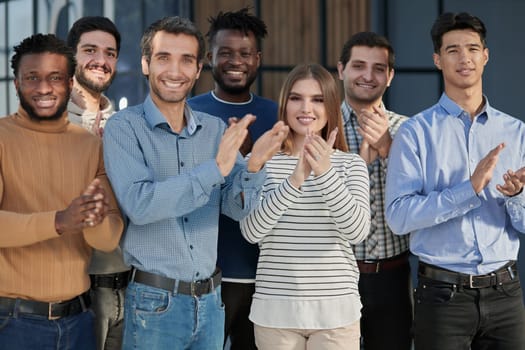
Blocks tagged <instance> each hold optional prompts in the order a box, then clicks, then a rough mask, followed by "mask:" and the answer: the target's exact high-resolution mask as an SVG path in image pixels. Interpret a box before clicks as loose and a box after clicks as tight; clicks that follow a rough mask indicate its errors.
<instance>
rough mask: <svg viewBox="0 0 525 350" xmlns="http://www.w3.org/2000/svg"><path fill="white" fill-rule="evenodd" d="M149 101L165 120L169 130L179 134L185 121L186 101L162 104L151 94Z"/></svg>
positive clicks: (162, 102)
mask: <svg viewBox="0 0 525 350" xmlns="http://www.w3.org/2000/svg"><path fill="white" fill-rule="evenodd" d="M151 99H152V100H153V103H155V106H157V108H158V109H159V111H160V112H161V113H162V115H163V116H164V118H166V121H167V122H168V124H169V126H170V128H171V130H172V131H174V132H176V133H177V134H179V133H180V132H181V131H182V129H183V128H184V126H185V125H186V120H185V119H184V107H185V105H186V99H184V100H182V101H179V102H164V101H162V100H160V99H159V98H158V97H157V96H155V95H153V94H152V95H151Z"/></svg>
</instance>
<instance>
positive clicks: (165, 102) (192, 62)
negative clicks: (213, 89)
mask: <svg viewBox="0 0 525 350" xmlns="http://www.w3.org/2000/svg"><path fill="white" fill-rule="evenodd" d="M198 49H199V44H198V41H197V39H196V38H195V37H193V36H191V35H187V34H171V33H168V32H165V31H160V32H157V33H156V34H155V36H154V37H153V40H152V42H151V58H147V57H145V56H143V57H142V73H143V74H144V75H146V76H148V81H149V86H150V94H151V97H152V99H153V101H154V102H155V104H156V105H157V107H159V108H160V109H162V107H163V106H166V107H169V106H170V105H172V104H178V103H184V101H185V100H186V96H187V95H188V93H189V92H190V90H191V89H192V88H193V85H195V81H196V80H197V79H198V78H199V75H200V72H201V68H202V63H200V62H198V60H197V53H198Z"/></svg>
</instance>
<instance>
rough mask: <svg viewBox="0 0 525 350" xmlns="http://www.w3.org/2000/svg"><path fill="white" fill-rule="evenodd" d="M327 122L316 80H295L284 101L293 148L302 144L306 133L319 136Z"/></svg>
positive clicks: (321, 95) (319, 88)
mask: <svg viewBox="0 0 525 350" xmlns="http://www.w3.org/2000/svg"><path fill="white" fill-rule="evenodd" d="M327 121H328V119H327V116H326V109H325V105H324V97H323V92H322V91H321V86H320V85H319V83H318V82H317V80H315V79H313V78H308V79H301V80H297V81H296V82H295V84H294V85H293V86H292V88H291V90H290V94H289V95H288V99H287V101H286V122H287V124H288V125H289V126H290V129H291V132H292V134H293V139H294V144H295V145H294V148H296V146H297V145H300V144H302V142H303V140H304V137H305V136H306V134H307V131H310V132H312V133H314V134H320V133H321V130H322V129H323V128H324V127H325V126H326V123H327Z"/></svg>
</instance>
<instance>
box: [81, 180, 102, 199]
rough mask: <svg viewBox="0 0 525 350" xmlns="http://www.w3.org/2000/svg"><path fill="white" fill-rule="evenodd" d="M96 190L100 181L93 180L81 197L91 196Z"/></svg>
mask: <svg viewBox="0 0 525 350" xmlns="http://www.w3.org/2000/svg"><path fill="white" fill-rule="evenodd" d="M98 188H100V179H97V178H95V179H93V181H91V183H90V184H89V185H88V186H87V187H86V189H85V190H84V192H83V193H82V195H87V196H89V195H92V194H94V193H95V192H96V191H97V189H98Z"/></svg>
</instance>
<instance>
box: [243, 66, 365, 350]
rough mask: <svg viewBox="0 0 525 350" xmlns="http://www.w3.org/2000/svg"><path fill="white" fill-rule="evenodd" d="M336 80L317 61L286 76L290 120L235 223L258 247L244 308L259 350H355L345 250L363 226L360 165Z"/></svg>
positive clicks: (355, 316)
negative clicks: (248, 207) (256, 193)
mask: <svg viewBox="0 0 525 350" xmlns="http://www.w3.org/2000/svg"><path fill="white" fill-rule="evenodd" d="M339 96H340V95H339V92H338V86H337V83H336V81H335V79H334V78H333V76H332V75H331V74H330V73H329V72H328V71H327V70H326V69H324V68H323V67H321V66H320V65H318V64H302V65H299V66H297V67H295V68H294V69H293V70H292V71H291V72H290V74H289V75H288V77H287V79H286V81H285V82H284V85H283V87H282V90H281V94H280V98H279V120H282V121H283V122H284V123H285V124H286V125H288V126H289V128H290V132H289V134H288V138H287V139H286V141H285V142H284V143H283V147H282V150H281V152H279V153H278V154H277V155H275V156H274V157H273V158H272V159H271V160H270V161H268V162H267V163H266V171H267V179H266V181H265V183H264V186H263V191H262V197H261V203H260V206H259V207H258V208H256V209H254V210H253V211H252V212H251V213H250V214H249V215H248V216H247V217H246V218H245V219H244V220H242V222H241V230H242V233H243V235H244V237H245V238H246V239H247V240H248V241H249V242H252V243H258V244H259V246H260V251H261V252H260V257H259V262H258V267H257V277H256V284H255V285H256V288H255V294H254V296H253V302H252V306H251V311H250V320H252V322H253V323H254V324H255V338H256V343H257V347H258V348H259V350H270V349H271V350H281V349H282V350H285V349H286V350H292V349H293V350H296V349H297V350H299V349H345V350H348V349H359V337H360V330H359V319H360V316H361V314H360V309H361V302H360V297H359V291H358V287H357V284H358V279H359V271H358V268H357V264H356V260H355V257H354V254H353V252H352V249H351V245H352V244H357V243H359V242H361V241H362V240H364V239H365V237H366V235H367V234H368V232H369V226H370V205H369V182H368V171H367V167H366V164H365V162H364V161H363V159H361V158H360V157H359V156H358V155H356V154H350V153H347V151H348V149H347V145H346V142H345V139H344V135H343V133H342V125H341V123H342V119H341V111H340V108H339Z"/></svg>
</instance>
